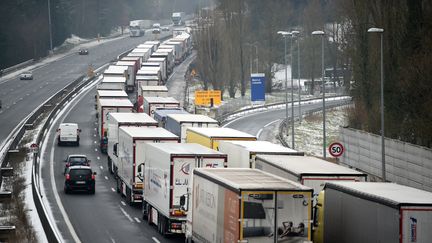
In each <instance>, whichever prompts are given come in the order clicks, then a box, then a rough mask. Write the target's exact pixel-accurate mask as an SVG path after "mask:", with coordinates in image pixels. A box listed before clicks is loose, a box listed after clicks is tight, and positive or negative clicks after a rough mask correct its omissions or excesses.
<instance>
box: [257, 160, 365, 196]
mask: <svg viewBox="0 0 432 243" xmlns="http://www.w3.org/2000/svg"><path fill="white" fill-rule="evenodd" d="M255 168H257V169H260V170H263V171H267V172H269V173H272V174H275V175H278V176H282V177H284V178H287V179H289V180H293V181H297V182H299V183H301V184H303V185H305V186H308V187H311V188H313V189H314V192H315V194H314V197H316V196H318V194H319V192H320V191H321V190H322V189H323V188H324V184H325V183H326V182H328V181H355V182H359V181H366V179H367V175H366V174H365V173H363V172H360V171H356V170H353V169H350V168H347V167H344V166H341V165H338V164H335V163H331V162H328V161H325V160H322V159H318V158H315V157H309V156H289V155H260V154H259V155H257V156H256V158H255ZM315 199H316V198H315ZM315 202H316V201H315Z"/></svg>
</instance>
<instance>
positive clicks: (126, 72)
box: [103, 65, 135, 92]
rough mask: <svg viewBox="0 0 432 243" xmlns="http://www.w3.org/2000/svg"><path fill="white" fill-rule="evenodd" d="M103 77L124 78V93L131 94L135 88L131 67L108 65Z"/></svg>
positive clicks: (133, 72) (133, 73)
mask: <svg viewBox="0 0 432 243" xmlns="http://www.w3.org/2000/svg"><path fill="white" fill-rule="evenodd" d="M103 75H104V78H105V77H125V78H126V84H125V85H126V92H132V91H133V90H134V87H135V71H134V69H133V66H116V65H110V66H109V67H108V69H106V70H105V71H104V73H103Z"/></svg>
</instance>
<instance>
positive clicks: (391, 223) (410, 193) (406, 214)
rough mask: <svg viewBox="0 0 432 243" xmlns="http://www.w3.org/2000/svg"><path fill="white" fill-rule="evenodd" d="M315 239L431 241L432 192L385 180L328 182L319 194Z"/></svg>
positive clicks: (334, 242)
mask: <svg viewBox="0 0 432 243" xmlns="http://www.w3.org/2000/svg"><path fill="white" fill-rule="evenodd" d="M315 211H316V212H317V213H316V217H315V219H314V233H313V239H314V240H313V242H314V243H346V242H350V243H364V242H399V243H411V242H416V243H428V242H431V239H432V231H431V229H432V193H431V192H427V191H422V190H419V189H415V188H411V187H407V186H402V185H398V184H395V183H385V182H327V183H326V185H325V188H324V191H323V192H322V193H320V196H319V197H318V204H317V206H316V210H315Z"/></svg>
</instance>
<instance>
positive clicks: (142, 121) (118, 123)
mask: <svg viewBox="0 0 432 243" xmlns="http://www.w3.org/2000/svg"><path fill="white" fill-rule="evenodd" d="M157 126H158V123H157V121H155V120H154V119H153V118H151V117H150V116H149V115H147V114H144V113H129V112H127V113H109V115H108V132H107V133H108V149H107V151H108V170H109V171H110V172H111V173H112V174H114V175H115V176H116V177H117V171H118V157H117V155H116V154H115V153H114V151H115V150H114V147H115V146H118V145H116V144H118V141H119V139H118V138H119V128H120V127H157Z"/></svg>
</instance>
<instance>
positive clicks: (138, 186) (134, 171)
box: [117, 127, 179, 204]
mask: <svg viewBox="0 0 432 243" xmlns="http://www.w3.org/2000/svg"><path fill="white" fill-rule="evenodd" d="M118 138H119V141H118V145H117V151H118V161H119V163H118V172H117V175H118V176H117V191H119V192H121V194H122V195H124V196H125V197H126V201H127V203H129V204H133V203H141V202H142V190H143V188H144V185H143V182H144V177H143V172H144V163H145V161H146V157H145V153H144V152H145V148H144V146H145V144H146V143H178V142H179V138H178V137H177V136H176V135H174V134H172V133H170V132H168V131H167V130H165V129H163V128H160V127H120V129H119V136H118ZM161 179H163V178H161Z"/></svg>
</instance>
